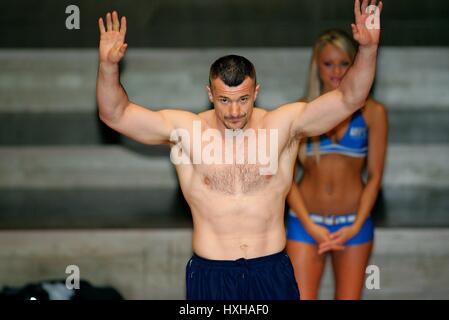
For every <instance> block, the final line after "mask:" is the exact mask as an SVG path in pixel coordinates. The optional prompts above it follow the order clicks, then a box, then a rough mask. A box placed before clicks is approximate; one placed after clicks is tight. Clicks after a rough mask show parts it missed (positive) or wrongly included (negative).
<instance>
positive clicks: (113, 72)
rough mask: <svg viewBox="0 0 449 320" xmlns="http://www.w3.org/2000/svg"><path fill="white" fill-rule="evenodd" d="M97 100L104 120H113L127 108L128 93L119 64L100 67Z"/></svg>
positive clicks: (101, 65)
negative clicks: (120, 74)
mask: <svg viewBox="0 0 449 320" xmlns="http://www.w3.org/2000/svg"><path fill="white" fill-rule="evenodd" d="M97 102H98V107H99V115H100V118H101V119H103V120H109V121H113V120H114V119H117V118H118V117H119V116H120V115H121V114H122V113H123V111H124V110H125V108H126V106H127V105H128V103H129V100H128V95H127V94H126V92H125V90H124V89H123V87H122V85H121V84H120V76H119V67H118V64H110V65H106V64H102V63H100V65H99V67H98V76H97Z"/></svg>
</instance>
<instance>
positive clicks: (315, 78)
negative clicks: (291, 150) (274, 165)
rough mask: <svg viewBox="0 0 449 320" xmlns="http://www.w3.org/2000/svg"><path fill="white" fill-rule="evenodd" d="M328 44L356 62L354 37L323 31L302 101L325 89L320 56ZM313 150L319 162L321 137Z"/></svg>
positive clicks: (316, 46)
mask: <svg viewBox="0 0 449 320" xmlns="http://www.w3.org/2000/svg"><path fill="white" fill-rule="evenodd" d="M327 44H331V45H333V46H335V47H336V48H338V49H340V50H342V51H343V52H345V53H346V54H347V55H348V56H349V59H350V64H351V65H352V64H353V63H354V59H355V55H356V53H357V47H356V44H355V42H354V41H353V40H352V38H351V37H350V36H349V35H348V34H347V33H346V32H344V31H341V30H338V29H331V30H328V31H325V32H324V33H322V34H321V35H320V36H319V37H318V39H317V40H316V41H315V44H314V45H313V51H312V58H311V59H310V67H309V75H308V77H307V87H306V92H305V95H304V98H302V99H301V101H306V102H309V101H312V100H314V99H316V98H318V97H319V96H320V95H321V94H322V91H323V83H322V81H321V79H320V68H319V58H320V55H321V52H322V51H323V49H324V47H325V46H326V45H327ZM312 140H313V150H314V154H315V157H316V160H317V162H319V160H320V157H319V148H320V145H319V137H313V138H312ZM305 147H306V146H305V144H304V143H303V144H302V146H301V150H300V158H301V161H304V159H305V157H306V152H305V151H306V150H305Z"/></svg>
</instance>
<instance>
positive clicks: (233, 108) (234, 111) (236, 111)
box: [231, 102, 240, 118]
mask: <svg viewBox="0 0 449 320" xmlns="http://www.w3.org/2000/svg"><path fill="white" fill-rule="evenodd" d="M239 115H240V106H239V105H238V103H237V102H233V103H232V105H231V116H232V117H234V118H237V117H238V116H239Z"/></svg>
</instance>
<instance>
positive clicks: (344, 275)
mask: <svg viewBox="0 0 449 320" xmlns="http://www.w3.org/2000/svg"><path fill="white" fill-rule="evenodd" d="M372 248H373V241H369V242H366V243H363V244H359V245H352V246H347V247H346V248H345V249H344V250H342V251H332V265H333V268H334V276H335V299H337V300H358V299H360V298H361V296H362V290H363V286H364V282H365V270H366V267H367V265H368V261H369V257H370V256H371V251H372Z"/></svg>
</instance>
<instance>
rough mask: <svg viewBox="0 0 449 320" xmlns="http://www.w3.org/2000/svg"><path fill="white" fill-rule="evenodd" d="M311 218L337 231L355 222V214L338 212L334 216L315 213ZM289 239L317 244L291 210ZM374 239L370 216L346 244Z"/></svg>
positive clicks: (330, 229)
mask: <svg viewBox="0 0 449 320" xmlns="http://www.w3.org/2000/svg"><path fill="white" fill-rule="evenodd" d="M310 218H311V219H312V220H313V221H314V222H315V223H316V224H318V225H320V226H323V227H325V228H327V229H328V230H329V231H330V232H332V233H333V232H336V231H337V230H340V229H341V228H343V227H347V226H350V225H352V224H353V223H354V221H355V218H356V215H355V214H352V213H351V214H338V215H332V216H322V215H318V214H315V213H311V214H310ZM287 239H288V240H293V241H300V242H305V243H310V244H317V242H316V241H315V239H313V238H312V236H311V235H310V234H309V233H308V232H307V231H306V229H305V228H304V225H303V224H302V223H301V221H300V220H299V219H298V218H297V217H296V214H295V213H294V212H293V211H291V210H290V212H289V215H288V221H287ZM373 239H374V225H373V221H372V219H371V216H369V217H368V218H367V219H366V220H365V222H364V223H363V226H362V228H360V231H359V233H357V234H356V235H355V236H354V237H352V238H351V239H349V240H348V241H347V242H345V243H344V245H345V246H353V245H358V244H362V243H366V242H369V241H371V240H373Z"/></svg>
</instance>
